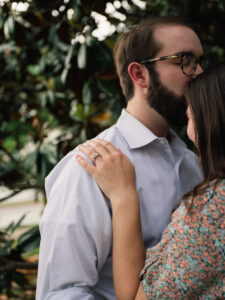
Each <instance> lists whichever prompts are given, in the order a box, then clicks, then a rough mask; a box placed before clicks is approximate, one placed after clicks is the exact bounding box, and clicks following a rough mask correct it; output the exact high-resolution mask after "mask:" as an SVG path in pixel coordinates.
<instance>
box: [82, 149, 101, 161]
mask: <svg viewBox="0 0 225 300" xmlns="http://www.w3.org/2000/svg"><path fill="white" fill-rule="evenodd" d="M78 149H79V150H80V151H81V152H82V153H84V154H85V155H86V156H87V157H88V158H90V160H91V161H93V162H95V160H96V159H97V158H98V156H99V154H98V153H97V152H96V151H95V150H93V149H91V148H89V147H87V146H85V145H79V147H78Z"/></svg>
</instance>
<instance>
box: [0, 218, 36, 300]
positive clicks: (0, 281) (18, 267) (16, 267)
mask: <svg viewBox="0 0 225 300" xmlns="http://www.w3.org/2000/svg"><path fill="white" fill-rule="evenodd" d="M24 217H25V215H24V216H22V217H21V218H20V219H19V220H18V221H17V222H14V221H13V222H11V223H10V224H9V226H8V227H7V228H6V229H5V230H4V232H0V294H1V293H4V294H6V295H7V296H9V297H13V299H15V298H19V299H21V293H22V292H24V291H26V290H32V289H34V288H35V284H33V285H32V284H31V283H30V282H29V280H28V277H27V276H26V273H24V270H32V269H33V270H36V269H37V263H32V262H28V261H26V259H25V256H27V255H28V254H29V253H32V251H34V250H35V249H37V248H38V246H39V243H40V233H39V229H38V226H35V227H33V228H31V229H29V230H27V231H26V232H24V233H23V234H21V235H20V236H19V238H13V237H12V235H13V234H15V230H16V229H17V228H19V227H20V225H21V223H22V221H23V219H24Z"/></svg>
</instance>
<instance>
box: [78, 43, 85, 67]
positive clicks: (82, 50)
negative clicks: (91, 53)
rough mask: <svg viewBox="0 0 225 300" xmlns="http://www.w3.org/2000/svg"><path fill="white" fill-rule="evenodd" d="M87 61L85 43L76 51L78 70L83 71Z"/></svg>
mask: <svg viewBox="0 0 225 300" xmlns="http://www.w3.org/2000/svg"><path fill="white" fill-rule="evenodd" d="M86 60H87V46H86V44H85V43H83V44H81V45H80V48H79V50H78V54H77V65H78V68H79V69H85V67H86V64H87V62H86Z"/></svg>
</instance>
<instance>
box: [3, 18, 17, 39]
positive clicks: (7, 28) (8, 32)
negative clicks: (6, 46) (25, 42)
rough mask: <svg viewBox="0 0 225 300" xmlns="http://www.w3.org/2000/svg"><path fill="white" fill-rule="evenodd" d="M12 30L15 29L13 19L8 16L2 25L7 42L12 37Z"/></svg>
mask: <svg viewBox="0 0 225 300" xmlns="http://www.w3.org/2000/svg"><path fill="white" fill-rule="evenodd" d="M14 29H15V22H14V18H13V16H9V17H8V18H7V20H6V21H5V24H4V35H5V38H6V39H7V40H8V39H10V38H11V37H12V36H13V34H14Z"/></svg>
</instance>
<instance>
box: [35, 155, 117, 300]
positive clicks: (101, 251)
mask: <svg viewBox="0 0 225 300" xmlns="http://www.w3.org/2000/svg"><path fill="white" fill-rule="evenodd" d="M61 169H62V170H60V175H58V172H56V174H57V176H55V178H52V176H53V177H54V172H53V174H52V175H51V178H50V179H49V182H51V187H50V188H49V187H48V188H47V198H48V203H47V205H46V208H45V211H44V214H43V216H42V220H41V223H40V232H41V245H40V254H39V267H38V283H37V298H36V299H37V300H45V299H54V300H58V299H59V300H61V299H64V300H72V299H73V300H76V299H77V300H78V299H79V300H80V299H82V300H91V299H94V296H93V295H92V287H93V286H94V285H95V284H96V282H97V281H98V274H99V271H100V270H101V268H102V267H103V265H104V263H105V261H106V258H107V256H108V255H109V252H110V250H111V243H112V242H111V241H112V226H111V215H110V209H109V206H108V203H107V201H108V200H107V199H106V198H105V197H104V195H103V194H102V192H101V190H100V189H99V187H98V186H97V184H96V182H95V181H94V179H93V178H92V177H91V176H90V175H89V174H88V173H87V172H86V171H85V170H84V169H83V168H82V167H81V166H80V165H79V164H78V163H77V162H76V159H75V156H74V155H72V158H71V159H70V160H69V161H68V162H67V163H66V165H65V166H64V167H63V168H61ZM47 183H48V182H47ZM53 183H54V184H53Z"/></svg>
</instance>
